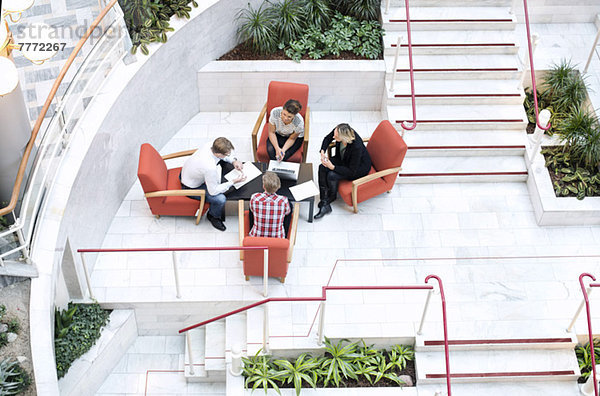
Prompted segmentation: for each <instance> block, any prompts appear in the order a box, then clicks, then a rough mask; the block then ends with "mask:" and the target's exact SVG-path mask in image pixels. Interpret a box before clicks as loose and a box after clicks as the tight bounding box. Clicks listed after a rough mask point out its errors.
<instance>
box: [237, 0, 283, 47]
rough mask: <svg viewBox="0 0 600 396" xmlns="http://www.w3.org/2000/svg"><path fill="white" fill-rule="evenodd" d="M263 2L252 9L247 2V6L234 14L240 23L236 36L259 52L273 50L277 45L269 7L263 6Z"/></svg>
mask: <svg viewBox="0 0 600 396" xmlns="http://www.w3.org/2000/svg"><path fill="white" fill-rule="evenodd" d="M265 4H266V3H263V4H261V5H260V7H258V8H257V9H254V8H253V7H252V5H251V4H250V3H248V8H242V9H240V10H239V11H238V12H237V14H236V20H237V21H238V22H239V23H240V25H239V27H238V30H237V34H238V38H239V39H240V41H242V42H246V43H248V45H249V46H250V48H251V49H252V50H253V51H255V52H258V53H260V54H265V53H271V52H273V51H274V50H275V47H276V45H277V33H276V30H275V26H274V25H273V21H272V18H271V11H270V10H269V8H263V6H264V5H265Z"/></svg>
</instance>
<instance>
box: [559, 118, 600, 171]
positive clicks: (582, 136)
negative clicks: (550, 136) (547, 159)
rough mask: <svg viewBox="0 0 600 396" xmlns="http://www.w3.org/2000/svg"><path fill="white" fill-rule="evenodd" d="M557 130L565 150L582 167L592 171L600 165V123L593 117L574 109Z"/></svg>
mask: <svg viewBox="0 0 600 396" xmlns="http://www.w3.org/2000/svg"><path fill="white" fill-rule="evenodd" d="M557 130H558V131H557V132H558V134H559V136H560V139H561V141H562V142H563V143H564V144H565V145H566V150H567V151H569V152H570V153H571V154H572V156H573V157H574V158H576V159H577V160H578V161H579V162H580V163H581V164H582V165H584V166H587V167H590V168H592V169H593V168H597V167H598V165H600V123H598V118H596V116H595V115H593V114H590V113H589V112H587V111H585V110H584V109H583V108H581V107H579V108H576V109H575V110H573V111H572V112H571V114H569V116H568V117H567V118H565V119H564V120H562V121H561V122H560V123H559V124H558V127H557Z"/></svg>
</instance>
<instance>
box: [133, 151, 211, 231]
mask: <svg viewBox="0 0 600 396" xmlns="http://www.w3.org/2000/svg"><path fill="white" fill-rule="evenodd" d="M195 151H196V150H187V151H181V152H179V153H174V154H169V155H165V156H162V157H161V155H160V154H159V153H158V151H156V149H155V148H154V147H152V145H150V144H148V143H144V144H142V147H141V148H140V162H139V165H138V179H140V183H141V184H142V189H143V190H144V195H145V197H146V200H147V201H148V206H150V210H151V211H152V214H153V215H155V216H156V217H157V218H158V217H160V216H161V215H164V216H196V224H198V223H199V222H200V217H201V216H202V214H203V213H204V212H206V211H207V210H208V206H209V204H206V205H205V204H204V197H205V194H206V192H205V191H204V190H182V189H181V182H180V181H179V174H180V173H181V168H173V169H167V164H166V163H165V160H167V159H171V158H177V157H183V156H186V155H191V154H193V153H194V152H195ZM188 195H193V196H199V197H201V200H200V201H198V200H196V199H192V198H188ZM196 212H197V213H198V214H197V215H196Z"/></svg>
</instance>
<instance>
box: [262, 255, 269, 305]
mask: <svg viewBox="0 0 600 396" xmlns="http://www.w3.org/2000/svg"><path fill="white" fill-rule="evenodd" d="M263 252H264V254H263V257H264V264H263V296H265V297H267V296H268V295H269V248H265V249H264V250H263Z"/></svg>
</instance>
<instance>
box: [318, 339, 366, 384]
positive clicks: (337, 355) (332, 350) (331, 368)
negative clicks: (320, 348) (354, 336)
mask: <svg viewBox="0 0 600 396" xmlns="http://www.w3.org/2000/svg"><path fill="white" fill-rule="evenodd" d="M344 341H345V342H349V340H340V341H338V343H337V344H335V345H334V344H333V343H332V342H331V340H329V338H327V337H325V357H324V358H323V359H322V362H321V372H322V374H323V375H324V376H325V379H324V384H325V386H327V385H328V384H329V382H331V381H333V382H334V383H335V385H336V386H338V387H339V386H340V381H341V380H342V377H343V378H352V379H357V378H358V377H357V375H356V373H355V369H356V367H355V364H354V361H355V359H356V358H357V357H359V356H360V354H358V353H357V352H356V350H357V343H356V342H353V343H351V344H348V345H346V346H342V343H343V342H344Z"/></svg>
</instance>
